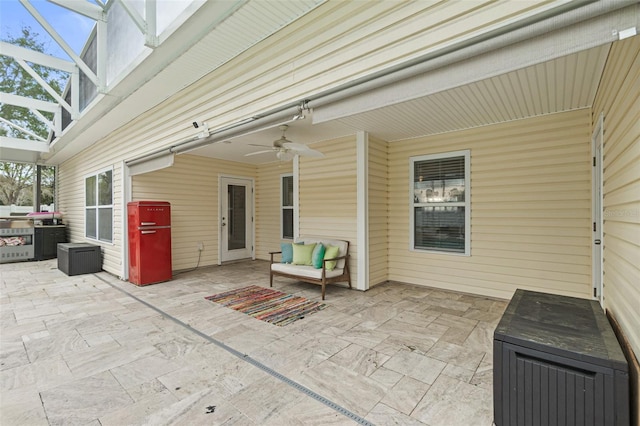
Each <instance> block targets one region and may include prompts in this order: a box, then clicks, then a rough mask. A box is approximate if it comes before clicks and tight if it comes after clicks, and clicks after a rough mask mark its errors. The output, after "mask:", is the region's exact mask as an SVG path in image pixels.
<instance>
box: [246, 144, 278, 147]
mask: <svg viewBox="0 0 640 426" xmlns="http://www.w3.org/2000/svg"><path fill="white" fill-rule="evenodd" d="M249 145H250V146H261V147H263V148H273V146H272V145H260V144H257V143H250V144H249Z"/></svg>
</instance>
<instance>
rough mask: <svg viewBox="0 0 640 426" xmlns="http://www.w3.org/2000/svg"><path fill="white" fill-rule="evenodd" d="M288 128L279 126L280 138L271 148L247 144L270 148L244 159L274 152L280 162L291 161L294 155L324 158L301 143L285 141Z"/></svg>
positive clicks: (321, 154) (252, 153)
mask: <svg viewBox="0 0 640 426" xmlns="http://www.w3.org/2000/svg"><path fill="white" fill-rule="evenodd" d="M288 128H289V126H287V125H286V124H283V125H282V126H280V130H281V131H282V136H281V137H280V139H276V140H275V141H273V146H271V147H269V146H268V145H257V144H253V143H252V144H249V145H251V146H261V147H265V148H270V149H265V150H262V151H256V152H250V153H249V154H245V157H248V156H251V155H258V154H264V153H267V152H275V153H276V157H278V160H282V161H289V160H292V159H293V157H295V156H296V155H300V156H304V157H315V158H322V157H324V154H323V153H321V152H320V151H316V150H315V149H311V148H309V147H308V146H306V145H304V144H301V143H294V142H291V141H290V140H289V139H287V138H286V137H285V135H284V134H285V132H286V131H287V129H288Z"/></svg>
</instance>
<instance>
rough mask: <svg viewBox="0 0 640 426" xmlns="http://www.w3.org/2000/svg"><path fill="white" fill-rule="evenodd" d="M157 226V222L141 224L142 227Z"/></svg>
mask: <svg viewBox="0 0 640 426" xmlns="http://www.w3.org/2000/svg"><path fill="white" fill-rule="evenodd" d="M155 224H156V223H155V222H140V226H153V225H155Z"/></svg>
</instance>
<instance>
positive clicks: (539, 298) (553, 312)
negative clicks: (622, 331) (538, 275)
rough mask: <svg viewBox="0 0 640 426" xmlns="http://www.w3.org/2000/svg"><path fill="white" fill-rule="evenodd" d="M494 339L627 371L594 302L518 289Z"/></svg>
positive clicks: (618, 346) (609, 329)
mask: <svg viewBox="0 0 640 426" xmlns="http://www.w3.org/2000/svg"><path fill="white" fill-rule="evenodd" d="M494 339H496V340H499V341H502V342H507V343H512V344H514V345H519V346H524V347H528V348H532V349H536V350H538V351H541V352H546V353H550V354H555V355H559V356H562V357H565V358H569V359H574V360H578V361H584V362H589V363H591V364H595V365H600V366H603V367H608V368H612V369H615V370H620V371H625V372H626V371H628V365H627V361H626V359H625V357H624V354H623V352H622V349H621V348H620V344H619V343H618V340H617V339H616V336H615V334H614V332H613V329H612V328H611V325H610V324H609V322H608V320H607V318H606V316H605V315H604V312H603V311H602V308H601V307H600V305H599V304H598V302H597V301H595V300H586V299H579V298H576V297H569V296H559V295H554V294H547V293H538V292H534V291H526V290H520V289H518V290H516V292H515V294H514V295H513V298H512V299H511V302H510V303H509V306H507V309H506V311H505V312H504V315H503V316H502V319H501V320H500V323H499V324H498V326H497V327H496V330H495V332H494Z"/></svg>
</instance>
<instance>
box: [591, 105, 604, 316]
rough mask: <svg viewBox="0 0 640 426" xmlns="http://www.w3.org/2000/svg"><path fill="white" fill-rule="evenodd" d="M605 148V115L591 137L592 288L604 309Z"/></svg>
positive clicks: (602, 115) (596, 125) (599, 119)
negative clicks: (603, 162) (603, 150)
mask: <svg viewBox="0 0 640 426" xmlns="http://www.w3.org/2000/svg"><path fill="white" fill-rule="evenodd" d="M603 147H604V114H602V113H601V114H600V116H599V117H598V119H597V121H596V123H595V126H594V130H593V134H592V135H591V156H592V159H593V167H592V170H591V185H592V188H591V205H592V206H591V207H592V208H591V220H592V223H593V227H592V233H593V237H592V238H591V247H592V256H591V265H592V266H591V268H592V286H593V294H592V296H593V298H594V299H596V300H598V301H599V302H600V305H601V306H602V307H604V273H603V263H604V262H603V247H604V238H603V237H604V233H603V223H604V220H603V216H604V206H603V196H602V193H603V165H602V160H603V158H604V155H603V152H602V149H603Z"/></svg>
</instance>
